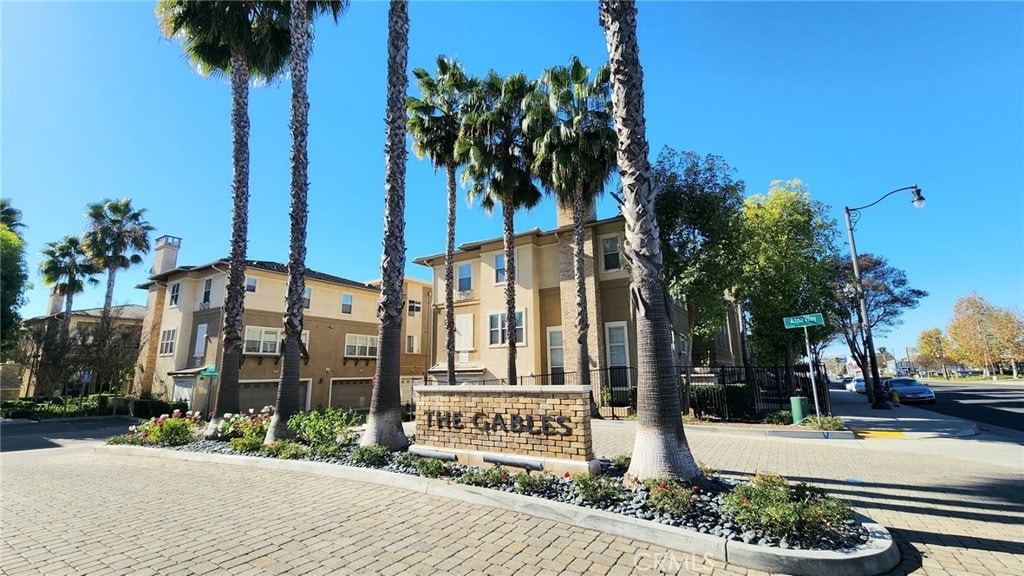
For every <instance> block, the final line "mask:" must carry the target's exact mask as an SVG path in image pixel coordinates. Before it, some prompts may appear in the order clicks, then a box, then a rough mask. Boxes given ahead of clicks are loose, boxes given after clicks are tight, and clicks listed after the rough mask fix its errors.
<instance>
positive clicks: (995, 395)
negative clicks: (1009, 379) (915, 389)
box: [914, 380, 1024, 432]
mask: <svg viewBox="0 0 1024 576" xmlns="http://www.w3.org/2000/svg"><path fill="white" fill-rule="evenodd" d="M925 382H927V384H928V385H929V386H931V387H932V389H933V390H935V404H914V406H917V407H919V408H924V409H925V410H931V411H932V412H938V413H940V414H945V415H947V416H955V417H957V418H965V419H967V420H973V421H974V422H977V423H978V424H979V425H980V426H981V427H982V428H984V427H985V425H986V424H988V425H991V426H999V427H1002V428H1009V429H1011V430H1016V431H1018V432H1024V384H988V383H985V382H971V383H956V382H946V381H943V380H925Z"/></svg>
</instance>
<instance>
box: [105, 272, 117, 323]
mask: <svg viewBox="0 0 1024 576" xmlns="http://www.w3.org/2000/svg"><path fill="white" fill-rule="evenodd" d="M116 277H117V266H111V267H110V268H107V294H106V296H104V297H103V313H102V317H103V318H108V317H109V316H110V308H111V306H113V305H114V279H115V278H116Z"/></svg>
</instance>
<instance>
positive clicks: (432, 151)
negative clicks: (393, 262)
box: [408, 56, 479, 384]
mask: <svg viewBox="0 0 1024 576" xmlns="http://www.w3.org/2000/svg"><path fill="white" fill-rule="evenodd" d="M412 73H413V76H415V77H416V83H417V84H418V85H419V87H420V93H421V94H422V98H414V97H410V98H409V99H408V109H409V115H410V118H409V132H410V133H411V134H412V137H413V143H412V148H413V151H414V152H416V155H417V156H418V157H420V158H423V157H424V156H430V161H431V163H432V164H433V165H434V168H435V169H440V168H444V170H445V173H446V175H447V177H448V235H447V240H446V242H445V251H444V308H445V316H444V329H445V357H446V362H447V365H448V383H449V384H454V383H455V287H454V271H453V268H454V258H455V209H456V201H455V189H456V183H455V173H456V171H457V170H458V169H459V167H460V166H462V163H461V162H459V161H458V160H457V159H456V158H455V144H456V143H457V142H458V139H459V131H460V130H461V128H462V119H463V114H464V108H465V104H466V98H467V95H468V94H469V93H470V92H472V91H473V90H475V89H476V87H477V85H478V84H479V82H478V81H477V80H476V79H475V78H472V77H470V76H467V75H466V71H465V70H463V68H462V65H461V64H459V62H458V61H457V60H452V59H449V58H445V57H444V56H438V57H437V78H431V76H430V73H429V72H427V71H426V70H424V69H423V68H416V69H415V70H413V71H412Z"/></svg>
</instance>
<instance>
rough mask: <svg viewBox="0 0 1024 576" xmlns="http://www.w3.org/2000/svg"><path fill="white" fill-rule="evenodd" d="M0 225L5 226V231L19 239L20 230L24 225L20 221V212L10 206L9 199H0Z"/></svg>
mask: <svg viewBox="0 0 1024 576" xmlns="http://www.w3.org/2000/svg"><path fill="white" fill-rule="evenodd" d="M0 224H4V225H6V226H7V229H8V230H10V231H11V232H14V233H15V234H17V235H18V237H19V238H20V237H21V229H22V228H24V227H25V224H24V223H23V222H22V221H21V210H18V209H17V208H15V207H14V205H13V204H11V199H10V198H0Z"/></svg>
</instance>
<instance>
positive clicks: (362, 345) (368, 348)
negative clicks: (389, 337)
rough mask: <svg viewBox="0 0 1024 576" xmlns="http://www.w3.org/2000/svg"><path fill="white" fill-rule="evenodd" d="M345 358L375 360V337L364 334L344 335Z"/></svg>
mask: <svg viewBox="0 0 1024 576" xmlns="http://www.w3.org/2000/svg"><path fill="white" fill-rule="evenodd" d="M345 356H346V357H348V358H376V357H377V337H376V336H367V335H365V334H346V335H345Z"/></svg>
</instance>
